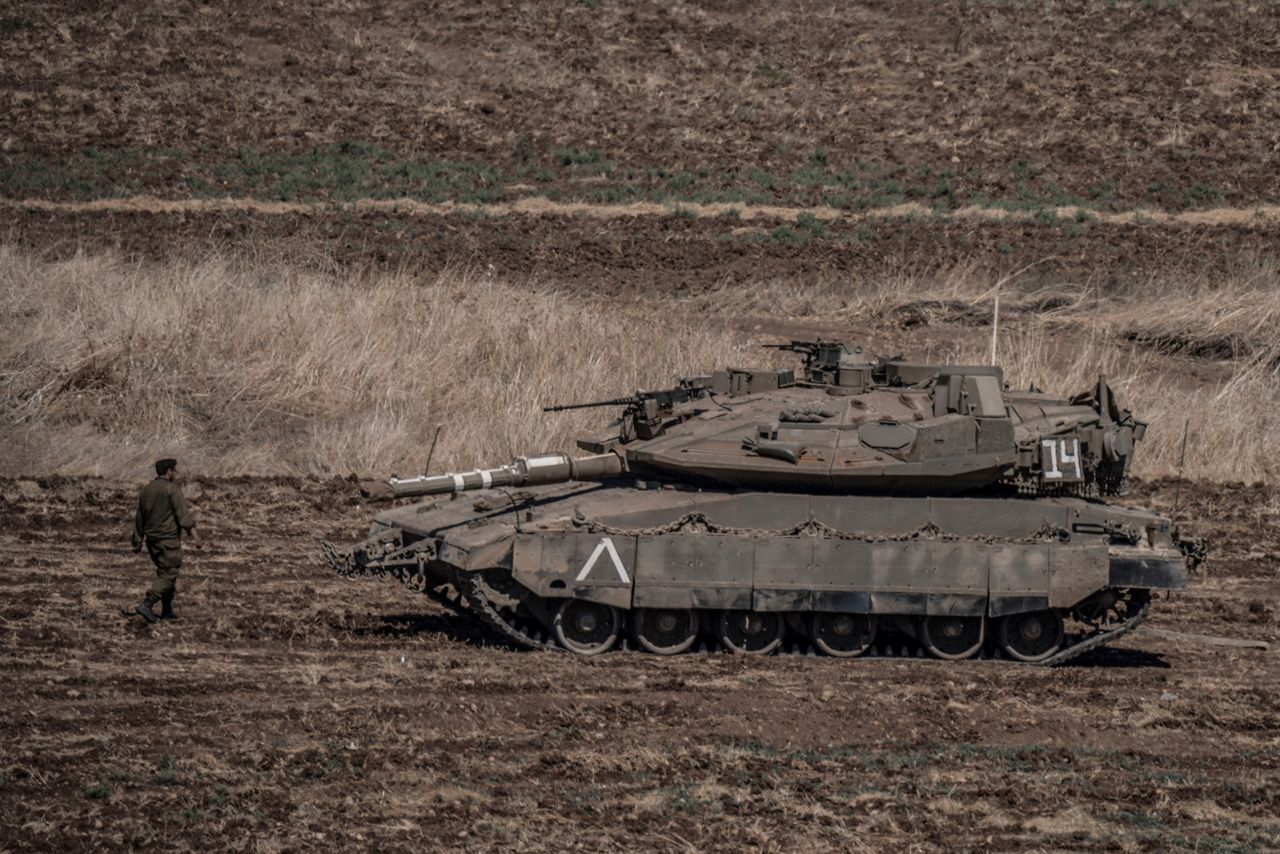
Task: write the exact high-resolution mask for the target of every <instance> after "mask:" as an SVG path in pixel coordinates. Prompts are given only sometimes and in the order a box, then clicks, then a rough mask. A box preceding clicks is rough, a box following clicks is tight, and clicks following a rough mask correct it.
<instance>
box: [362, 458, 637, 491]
mask: <svg viewBox="0 0 1280 854" xmlns="http://www.w3.org/2000/svg"><path fill="white" fill-rule="evenodd" d="M621 473H622V458H621V457H619V456H618V455H617V454H614V453H606V454H595V455H593V456H590V457H570V456H569V455H567V454H538V455H536V456H530V457H516V458H515V459H514V460H512V461H511V463H510V465H505V466H499V467H498V468H494V469H475V470H473V471H466V472H458V473H456V474H455V473H450V474H435V475H422V476H419V477H406V478H398V477H393V478H390V479H388V480H387V481H385V489H389V490H390V492H391V495H390V497H395V498H408V497H411V496H417V495H450V494H456V493H459V492H471V491H474V490H479V489H492V488H494V487H503V486H538V485H542V484H548V483H565V482H567V481H570V480H598V479H601V478H606V477H611V476H613V475H616V474H621ZM378 486H379V487H381V486H383V483H382V482H379V484H378ZM365 492H366V494H368V495H370V496H371V497H372V493H374V492H384V493H385V490H384V489H373V490H371V489H367V488H366V489H365Z"/></svg>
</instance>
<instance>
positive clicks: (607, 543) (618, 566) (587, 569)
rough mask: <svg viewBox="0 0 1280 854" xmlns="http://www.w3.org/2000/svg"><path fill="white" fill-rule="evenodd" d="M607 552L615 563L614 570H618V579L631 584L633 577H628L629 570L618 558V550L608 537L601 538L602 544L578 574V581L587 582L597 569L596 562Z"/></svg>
mask: <svg viewBox="0 0 1280 854" xmlns="http://www.w3.org/2000/svg"><path fill="white" fill-rule="evenodd" d="M605 552H608V553H609V559H610V560H612V561H613V568H614V569H615V570H617V572H618V577H619V578H621V579H622V583H623V584H630V583H631V576H629V575H627V569H626V567H624V566H623V565H622V558H620V557H619V556H618V550H617V549H616V548H615V547H614V545H613V540H611V539H609V538H608V537H601V538H600V544H599V545H598V546H596V550H595V551H593V552H592V553H591V557H589V558H587V562H586V563H584V564H583V565H582V571H581V572H579V573H578V581H583V580H585V579H586V577H587V576H588V575H590V574H591V570H592V569H594V568H595V565H596V561H598V560H599V559H600V555H601V554H604V553H605Z"/></svg>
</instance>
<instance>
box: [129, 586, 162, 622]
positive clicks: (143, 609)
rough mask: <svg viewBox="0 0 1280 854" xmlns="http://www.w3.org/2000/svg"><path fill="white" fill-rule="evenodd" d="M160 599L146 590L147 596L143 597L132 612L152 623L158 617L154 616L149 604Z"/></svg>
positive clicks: (154, 613)
mask: <svg viewBox="0 0 1280 854" xmlns="http://www.w3.org/2000/svg"><path fill="white" fill-rule="evenodd" d="M159 601H160V597H159V596H157V595H156V594H154V593H152V592H150V591H148V592H147V598H146V599H143V600H142V602H141V604H139V605H138V606H137V607H135V608H134V609H133V613H135V614H137V615H139V616H141V617H143V618H144V619H145V620H146V621H147V622H148V623H154V622H155V621H156V620H158V619H160V618H159V617H157V616H156V612H155V611H152V610H151V606H152V605H154V604H156V602H159Z"/></svg>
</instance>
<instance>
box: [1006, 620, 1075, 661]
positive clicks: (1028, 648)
mask: <svg viewBox="0 0 1280 854" xmlns="http://www.w3.org/2000/svg"><path fill="white" fill-rule="evenodd" d="M1064 637H1065V632H1064V630H1063V628H1062V615H1061V614H1059V613H1058V612H1057V611H1049V610H1045V611H1031V612H1030V613H1027V614H1010V615H1009V616H1007V617H1005V618H1003V619H1001V620H1000V626H999V628H998V629H997V630H996V640H997V641H999V643H1000V649H1001V651H1003V652H1004V653H1005V654H1006V655H1008V656H1009V657H1010V658H1016V659H1017V660H1018V661H1044V660H1045V659H1046V658H1049V657H1051V656H1052V655H1054V654H1055V653H1056V652H1057V651H1058V650H1060V649H1062V640H1063V638H1064Z"/></svg>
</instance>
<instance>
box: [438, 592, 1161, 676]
mask: <svg viewBox="0 0 1280 854" xmlns="http://www.w3.org/2000/svg"><path fill="white" fill-rule="evenodd" d="M457 583H458V586H459V590H460V591H461V595H462V598H463V600H464V601H465V602H466V604H467V606H468V612H469V613H470V614H472V615H474V616H475V617H478V618H479V619H480V621H481V622H482V623H483V624H484V625H485V626H486V627H488V628H489V629H490V630H492V631H493V632H495V633H496V634H498V635H500V636H501V637H502V638H503V639H505V640H507V641H508V642H510V643H511V644H512V645H513V646H517V647H523V648H525V649H533V650H540V651H545V652H567V651H568V650H566V649H565V648H564V647H562V646H560V645H559V644H557V643H555V642H554V641H552V640H550V638H549V637H548V635H547V633H546V631H545V630H544V629H541V628H531V623H532V621H528V620H519V619H517V618H516V617H515V615H514V613H512V611H511V609H509V608H504V607H503V606H501V605H499V604H497V603H496V602H495V601H494V600H493V597H492V596H491V595H490V593H491V591H490V588H489V586H488V585H487V584H486V583H485V581H484V579H483V576H482V575H481V574H480V573H474V572H469V573H457ZM433 598H434V597H433ZM1150 608H1151V603H1150V601H1147V602H1144V603H1143V604H1142V606H1141V608H1139V609H1138V611H1137V613H1135V614H1133V615H1132V616H1131V617H1128V618H1127V619H1125V620H1123V621H1121V622H1120V623H1118V624H1116V625H1114V626H1112V627H1110V628H1106V629H1101V630H1099V631H1095V632H1093V633H1092V634H1089V635H1086V636H1084V637H1080V638H1078V639H1077V640H1076V641H1075V642H1074V643H1069V645H1067V646H1064V648H1063V649H1062V650H1061V651H1059V652H1058V653H1057V654H1055V655H1053V656H1052V657H1050V658H1047V659H1045V660H1044V661H1040V662H1035V663H1033V664H1030V665H1027V663H1026V662H1020V661H1014V660H1012V659H1007V658H1004V657H1001V656H999V655H998V654H997V655H995V656H992V655H988V654H987V653H986V652H985V651H984V652H982V653H980V654H979V655H978V656H975V658H977V659H979V660H987V661H999V662H1002V663H1005V664H1017V665H1027V666H1037V667H1056V666H1060V665H1063V664H1066V663H1067V662H1069V661H1072V660H1074V659H1076V658H1078V657H1079V656H1081V655H1084V654H1085V653H1088V652H1091V651H1093V650H1095V649H1099V648H1100V647H1103V646H1106V645H1107V644H1108V643H1111V642H1112V641H1115V640H1118V639H1119V638H1121V637H1123V636H1124V635H1127V634H1129V633H1130V632H1132V631H1133V630H1134V629H1136V628H1137V627H1138V626H1139V625H1140V624H1141V623H1142V621H1143V620H1145V619H1146V617H1147V613H1148V611H1149V610H1150ZM881 647H883V648H884V651H883V652H882V651H881ZM623 648H625V646H624V647H623ZM713 648H715V645H714V644H708V643H706V642H704V643H702V644H700V645H699V646H698V647H696V650H697V651H699V652H707V651H709V650H710V649H713ZM777 654H781V655H816V654H817V653H816V651H815V650H814V649H813V647H812V645H811V644H809V643H807V642H803V643H800V644H794V643H793V644H790V645H786V646H784V647H783V648H782V649H780V651H779V653H777ZM922 654H923V653H922V652H917V655H922ZM910 655H911V653H910V652H909V651H908V649H907V647H905V646H904V647H903V648H902V653H901V654H898V655H895V654H894V652H893V648H892V647H891V646H889V645H887V644H877V645H875V646H874V647H873V648H872V649H871V650H869V651H868V652H867V653H865V654H864V655H862V656H860V658H871V659H878V658H905V657H910Z"/></svg>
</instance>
